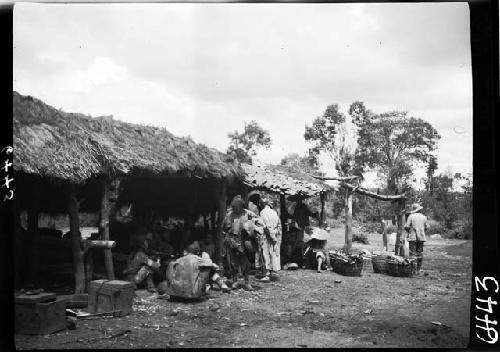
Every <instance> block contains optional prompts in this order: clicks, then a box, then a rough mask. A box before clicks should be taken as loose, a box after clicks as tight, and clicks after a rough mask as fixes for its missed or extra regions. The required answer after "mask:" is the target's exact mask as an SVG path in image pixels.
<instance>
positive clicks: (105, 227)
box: [88, 177, 115, 280]
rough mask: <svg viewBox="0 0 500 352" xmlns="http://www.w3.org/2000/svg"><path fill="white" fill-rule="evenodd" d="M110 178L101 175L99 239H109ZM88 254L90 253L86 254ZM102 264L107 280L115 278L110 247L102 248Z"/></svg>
mask: <svg viewBox="0 0 500 352" xmlns="http://www.w3.org/2000/svg"><path fill="white" fill-rule="evenodd" d="M110 187H111V185H110V180H109V178H108V177H103V179H102V198H101V212H100V214H99V215H100V216H99V217H100V221H99V232H100V235H101V239H102V240H104V241H109V215H110V211H111V205H110V201H109V198H110V193H111V191H110ZM88 255H90V253H89V254H88ZM104 266H105V267H106V275H107V276H108V279H109V280H114V279H115V271H114V267H113V254H112V253H111V249H104Z"/></svg>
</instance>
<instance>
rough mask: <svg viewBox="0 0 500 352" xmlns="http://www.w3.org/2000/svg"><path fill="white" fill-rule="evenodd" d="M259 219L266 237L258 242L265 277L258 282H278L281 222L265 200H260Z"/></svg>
mask: <svg viewBox="0 0 500 352" xmlns="http://www.w3.org/2000/svg"><path fill="white" fill-rule="evenodd" d="M260 206H261V208H262V210H261V211H260V217H261V218H262V221H263V222H264V225H265V226H266V229H267V231H265V232H266V235H265V236H263V238H262V240H261V241H260V242H261V243H260V245H261V250H262V254H263V258H264V265H265V269H266V272H265V276H264V277H263V278H262V279H261V280H260V281H262V282H269V281H271V280H278V271H279V270H280V269H281V263H280V261H281V258H280V248H281V220H280V218H279V216H278V214H277V213H276V211H275V210H274V209H272V208H271V207H270V205H269V200H268V199H267V198H261V200H260Z"/></svg>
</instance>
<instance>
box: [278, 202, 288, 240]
mask: <svg viewBox="0 0 500 352" xmlns="http://www.w3.org/2000/svg"><path fill="white" fill-rule="evenodd" d="M280 219H281V230H282V233H283V234H285V233H286V229H287V227H286V223H287V220H288V209H287V208H286V198H285V195H284V194H280Z"/></svg>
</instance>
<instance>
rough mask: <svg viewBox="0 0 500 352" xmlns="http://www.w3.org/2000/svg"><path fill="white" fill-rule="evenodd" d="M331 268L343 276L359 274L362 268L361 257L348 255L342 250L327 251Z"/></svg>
mask: <svg viewBox="0 0 500 352" xmlns="http://www.w3.org/2000/svg"><path fill="white" fill-rule="evenodd" d="M328 255H329V257H330V265H331V266H332V270H333V271H334V272H336V273H337V274H340V275H344V276H361V271H362V270H363V257H362V256H360V255H348V254H345V253H342V252H339V251H337V252H332V251H330V252H329V253H328Z"/></svg>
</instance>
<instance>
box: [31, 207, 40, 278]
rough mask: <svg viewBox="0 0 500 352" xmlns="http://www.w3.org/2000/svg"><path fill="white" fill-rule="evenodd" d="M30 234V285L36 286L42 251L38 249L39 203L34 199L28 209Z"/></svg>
mask: <svg viewBox="0 0 500 352" xmlns="http://www.w3.org/2000/svg"><path fill="white" fill-rule="evenodd" d="M28 234H29V239H30V246H29V248H30V252H31V259H30V265H28V267H29V270H30V271H29V275H28V276H29V283H31V284H34V285H36V284H37V283H38V272H39V271H38V268H39V258H40V250H39V249H38V245H37V241H36V240H37V239H38V238H39V236H38V201H37V199H36V198H34V199H33V201H32V203H31V207H30V208H29V209H28Z"/></svg>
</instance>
